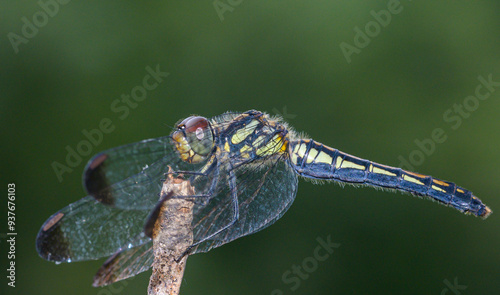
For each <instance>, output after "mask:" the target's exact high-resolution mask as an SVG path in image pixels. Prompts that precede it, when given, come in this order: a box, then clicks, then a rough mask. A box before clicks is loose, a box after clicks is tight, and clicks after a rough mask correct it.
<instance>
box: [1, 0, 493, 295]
mask: <svg viewBox="0 0 500 295" xmlns="http://www.w3.org/2000/svg"><path fill="white" fill-rule="evenodd" d="M389 2H391V1H388V0H386V1H359V0H358V1H352V0H351V1H290V0H289V1H231V2H230V3H232V6H231V4H230V3H229V2H227V1H226V0H224V1H221V2H220V3H224V4H225V5H229V7H230V8H231V9H230V10H227V11H224V12H221V11H219V14H222V16H219V14H218V12H217V10H216V8H215V7H214V3H213V2H212V1H196V2H195V1H147V2H141V3H139V2H137V1H106V2H104V3H101V2H99V3H87V2H85V3H83V2H81V1H71V2H69V3H67V4H64V5H60V6H59V11H58V12H57V13H55V15H54V16H53V17H49V18H48V20H47V23H46V24H45V25H44V26H43V27H40V28H39V30H38V32H37V34H36V35H35V36H32V38H27V39H26V40H25V41H27V43H21V44H18V46H17V49H18V52H17V53H16V52H15V50H14V47H13V46H12V44H11V42H10V41H9V36H11V37H12V36H13V35H12V34H10V35H9V33H11V32H12V33H15V34H17V35H18V36H20V37H22V36H23V35H22V34H23V33H22V27H23V21H22V18H23V17H26V18H27V19H28V20H30V22H32V21H33V16H34V15H35V16H37V15H38V17H39V20H38V21H39V22H40V21H41V22H43V21H44V20H43V15H42V14H40V13H38V12H39V11H42V8H41V7H40V5H39V4H37V2H36V1H2V4H1V6H2V9H1V10H0V35H1V39H0V46H1V47H0V48H1V50H0V104H1V107H0V125H1V126H2V127H1V130H2V136H1V140H2V144H1V149H0V153H1V159H2V161H1V165H2V166H1V170H0V171H1V172H0V173H1V175H2V186H3V191H4V193H2V195H3V196H4V199H3V201H2V202H4V203H6V194H7V193H6V192H7V183H11V182H13V183H15V184H16V192H17V200H16V206H17V207H16V211H15V212H16V231H17V233H18V236H17V244H16V260H15V262H16V266H17V272H16V278H17V280H16V288H15V289H12V288H10V287H7V286H6V278H5V277H6V272H5V271H2V275H1V277H2V285H1V287H0V290H6V292H4V291H2V292H1V293H2V294H101V295H103V294H145V293H146V289H147V285H148V278H149V274H150V272H147V273H144V274H141V275H139V276H137V277H136V278H134V279H131V280H128V281H125V282H124V283H123V282H122V283H117V284H115V285H112V286H111V287H107V288H102V289H96V288H93V287H91V282H92V277H93V275H94V273H95V272H96V270H97V269H98V268H99V266H100V265H101V264H102V262H103V261H104V260H99V261H91V262H80V263H71V264H63V265H55V264H53V263H51V262H47V261H45V260H42V259H41V258H40V257H39V256H38V255H37V253H36V250H35V237H36V234H37V232H38V230H39V228H40V226H41V225H42V223H43V222H44V221H45V220H46V218H48V217H49V216H50V215H51V214H53V213H54V212H56V211H57V210H59V209H61V208H62V207H64V206H66V205H67V204H69V203H72V202H74V201H76V200H78V199H80V198H81V197H83V196H84V191H83V189H82V186H81V172H82V169H83V167H84V163H85V162H86V161H87V160H88V159H89V158H90V155H89V156H85V157H84V160H83V162H82V163H81V164H80V165H78V166H77V167H75V168H74V171H72V172H71V173H66V174H64V175H63V180H62V181H59V180H58V179H57V177H56V175H55V173H54V171H53V169H52V167H51V164H52V163H53V162H54V161H57V162H60V163H64V161H65V156H66V150H65V147H66V146H68V145H69V146H71V147H75V146H76V145H77V144H78V143H79V142H80V141H81V140H82V139H84V136H83V135H82V130H84V129H85V130H90V129H94V128H97V127H98V125H99V122H100V121H101V119H103V118H109V119H111V120H112V122H113V125H114V126H115V130H114V131H113V132H111V133H109V134H106V135H105V136H104V139H103V141H102V143H100V144H99V145H98V146H97V147H94V148H93V150H92V154H94V153H96V152H98V151H101V150H105V149H108V148H111V147H114V146H118V145H122V144H125V143H130V142H135V141H139V140H142V139H145V138H153V137H159V136H163V135H165V134H167V133H169V132H170V126H172V125H173V124H174V123H175V122H176V121H177V120H178V119H180V118H183V117H186V116H188V115H191V114H193V113H195V114H199V115H203V116H207V117H211V116H214V115H218V114H221V113H223V112H225V111H227V110H235V111H245V110H248V109H258V110H261V111H265V112H268V113H270V114H283V115H284V117H285V119H286V120H287V121H288V122H289V123H290V125H292V126H293V127H294V128H295V129H296V130H298V131H304V132H306V133H307V134H308V135H309V136H311V138H314V139H316V140H318V141H320V142H322V143H325V144H327V145H330V146H332V147H335V148H339V149H340V150H342V151H345V152H348V153H351V154H354V155H357V156H359V157H363V158H366V159H370V160H373V161H377V162H380V163H384V164H388V165H392V166H398V165H400V160H399V157H400V156H402V157H403V158H406V159H408V158H409V155H410V153H412V152H413V153H414V154H415V152H414V151H415V150H418V147H417V145H416V144H415V140H424V139H425V138H429V137H430V136H431V133H432V132H433V130H435V129H436V128H442V129H443V130H444V132H445V134H446V136H447V140H446V141H445V142H444V143H440V144H436V146H435V150H434V151H433V152H432V153H430V155H426V156H425V158H424V161H423V162H422V163H418V165H414V166H415V170H416V171H418V172H420V173H425V174H432V175H433V176H436V177H439V178H441V179H446V180H450V181H454V182H456V183H458V184H459V185H461V186H464V187H466V188H468V189H470V190H472V191H473V192H474V193H475V194H476V195H477V196H478V197H479V198H481V199H482V200H483V201H484V202H485V203H486V204H488V205H489V206H490V207H491V208H492V209H493V210H494V211H495V210H500V209H499V208H500V200H499V197H498V190H499V188H500V184H499V177H500V171H499V170H498V167H499V166H500V157H499V152H498V147H499V145H500V135H499V132H498V130H499V129H500V119H499V113H500V91H497V92H493V94H492V95H491V97H490V98H489V99H487V100H484V101H483V100H481V101H479V105H478V106H475V108H474V110H473V111H472V112H470V116H469V117H468V118H466V119H463V121H462V122H461V125H460V126H459V127H458V128H456V130H454V129H452V128H451V126H452V124H450V123H449V122H445V121H444V119H443V114H444V113H445V112H447V110H449V109H451V108H452V107H453V105H454V104H463V103H464V100H465V99H466V97H467V96H469V95H473V94H474V91H475V89H476V87H477V86H478V85H480V82H479V81H478V77H479V76H480V75H481V76H483V77H488V75H490V74H491V75H492V77H493V78H492V79H493V80H495V81H500V70H499V69H500V58H499V55H500V54H499V53H500V18H499V17H498V13H499V12H500V3H499V2H498V1H495V0H490V1H486V0H482V1H474V2H469V1H401V3H400V6H399V7H400V8H402V11H401V12H400V13H399V14H393V15H392V18H391V21H390V23H389V24H388V25H387V26H385V27H381V29H380V32H378V33H377V32H376V31H374V32H372V35H373V36H374V37H373V38H370V39H371V42H370V43H369V44H368V45H367V46H366V47H365V48H362V49H361V50H360V52H359V53H356V54H353V55H352V56H351V62H350V63H349V62H347V60H346V58H345V56H344V54H343V53H342V51H341V49H340V44H341V43H342V42H346V43H349V44H351V45H354V40H353V39H354V37H355V34H356V33H355V28H356V27H358V28H360V29H361V30H364V28H365V25H366V24H369V23H370V22H372V21H374V16H373V15H372V14H371V13H370V12H371V11H374V12H379V11H380V10H382V9H387V5H388V3H389ZM44 3H45V2H44ZM226 8H227V7H226ZM219 9H224V8H223V6H220V7H219ZM37 13H38V14H37ZM371 24H372V25H373V23H371ZM379 27H380V26H379ZM373 28H375V27H373ZM375 29H376V28H375ZM156 65H159V67H160V69H161V70H162V71H165V72H169V73H170V75H169V76H168V77H167V78H166V79H165V80H164V81H163V82H162V83H160V84H159V86H158V87H157V88H156V89H154V90H152V91H149V92H148V93H147V98H146V99H145V100H144V101H142V102H139V103H138V105H137V107H136V108H133V109H132V108H130V110H129V111H130V113H129V114H128V116H126V118H123V120H122V119H120V116H119V115H120V114H121V113H116V112H113V111H112V110H111V108H110V106H111V104H112V103H113V101H115V100H117V99H120V96H121V95H122V94H130V91H131V90H132V89H133V88H134V87H135V86H138V85H141V84H142V79H143V77H144V76H145V75H146V74H147V72H146V70H145V68H146V67H147V66H150V67H153V68H154V67H156ZM499 88H500V87H499ZM469 102H470V101H469ZM1 207H2V210H3V211H2V216H4V217H2V218H1V220H2V225H1V228H2V229H1V230H0V231H1V232H2V233H5V232H6V217H5V216H6V214H7V213H6V209H5V207H6V206H4V205H2V206H1ZM499 216H500V215H498V213H494V214H493V215H492V216H491V217H490V218H489V219H487V220H485V221H483V220H481V219H479V218H474V217H471V216H464V215H462V214H460V213H458V212H456V211H455V210H452V209H450V208H445V207H444V206H440V205H438V204H436V203H434V202H430V201H423V200H420V199H419V198H414V197H411V196H407V195H402V194H400V193H390V192H385V191H380V190H374V189H370V188H353V187H351V186H347V187H344V188H342V187H341V186H338V185H333V184H328V185H313V184H312V183H310V182H306V181H301V184H300V188H299V191H298V194H297V199H296V201H295V203H294V205H293V206H292V207H291V209H290V210H289V212H288V213H287V214H286V215H285V216H284V217H283V218H282V219H281V220H279V221H278V222H277V223H276V224H275V225H273V226H271V227H270V228H268V229H266V230H264V231H262V232H260V233H258V234H255V235H252V236H249V237H245V238H242V239H239V240H237V241H235V242H232V243H230V244H228V245H225V246H223V247H221V248H217V249H215V250H213V251H211V252H209V253H208V254H200V255H195V256H191V257H190V258H189V259H188V265H187V269H186V273H185V276H184V282H183V286H182V290H181V294H292V293H294V294H360V295H361V294H362V295H365V294H498V290H499V289H500V265H499V263H500V251H499V249H500V236H499V235H500V233H499V225H500V221H499ZM327 236H331V240H332V241H333V242H335V243H339V244H340V247H339V248H337V249H335V251H334V253H333V254H331V255H330V257H329V258H328V259H327V260H326V261H323V262H319V264H318V266H317V268H316V269H315V270H314V271H312V272H311V273H310V274H309V276H308V277H307V279H304V280H300V283H299V285H298V288H297V289H296V290H291V287H292V286H294V284H290V283H285V282H284V281H283V280H282V275H283V274H284V273H285V272H286V271H288V270H291V268H292V266H293V265H301V264H302V262H303V261H304V259H306V260H307V258H308V257H311V256H313V252H314V249H315V248H316V247H317V245H318V242H317V241H316V239H317V238H318V237H321V238H326V237H327ZM0 246H1V247H2V248H1V253H0V257H1V258H0V259H1V261H2V264H1V265H2V267H1V268H2V269H3V270H5V269H6V268H7V264H6V263H7V259H6V256H7V254H6V252H7V248H6V244H5V238H4V237H2V241H1V242H0ZM455 280H456V282H457V283H458V285H460V286H459V287H458V288H459V289H458V290H455V292H459V293H454V290H451V289H452V288H451V287H449V285H450V286H453V285H454V284H455V282H454V281H455ZM447 282H449V283H447ZM465 286H466V289H463V288H464V287H465ZM446 289H448V291H446ZM273 291H274V293H272V292H273ZM281 292H282V293H281Z"/></svg>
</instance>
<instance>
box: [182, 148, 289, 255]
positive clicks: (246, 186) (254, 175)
mask: <svg viewBox="0 0 500 295" xmlns="http://www.w3.org/2000/svg"><path fill="white" fill-rule="evenodd" d="M235 172H236V179H237V180H236V188H237V193H238V202H239V219H238V220H237V221H236V223H235V224H234V225H233V226H232V227H230V228H229V229H228V230H226V231H223V232H221V233H220V234H218V235H216V236H214V237H213V238H212V239H210V240H208V241H205V242H204V243H202V244H200V245H198V246H197V247H195V248H194V249H193V251H192V252H191V253H193V254H194V253H200V252H207V251H209V250H210V249H212V248H215V247H218V246H221V245H223V244H225V243H228V242H231V241H233V240H235V239H237V238H239V237H243V236H246V235H249V234H252V233H254V232H257V231H259V230H262V229H264V228H266V227H267V226H269V225H271V224H273V223H274V222H275V221H276V220H278V219H279V218H280V217H281V216H283V214H284V213H285V212H286V210H287V209H288V208H289V207H290V206H291V205H292V203H293V200H294V199H295V196H296V194H297V186H298V183H297V182H298V180H297V175H296V174H295V172H294V171H293V170H292V169H291V167H290V166H289V165H288V164H287V162H286V161H284V159H283V158H282V156H275V157H273V158H268V159H266V160H264V161H260V162H259V163H250V164H246V165H242V166H241V168H239V169H237V170H236V171H235ZM222 174H225V173H224V172H222ZM226 174H227V173H226ZM232 217H233V209H232V197H231V193H230V191H229V187H228V184H227V181H226V180H225V179H221V180H220V181H219V184H218V186H217V192H216V194H215V196H214V197H213V198H211V199H210V200H209V201H208V203H207V204H196V205H195V207H194V217H193V234H194V239H195V243H196V242H198V241H201V240H203V239H204V238H207V237H209V236H210V235H212V234H213V233H216V232H217V231H218V230H219V229H221V228H224V226H226V225H228V224H230V222H231V221H232Z"/></svg>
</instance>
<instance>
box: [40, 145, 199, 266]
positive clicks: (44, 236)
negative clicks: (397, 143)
mask: <svg viewBox="0 0 500 295" xmlns="http://www.w3.org/2000/svg"><path fill="white" fill-rule="evenodd" d="M168 166H170V167H172V168H173V169H179V170H180V169H196V167H195V166H191V165H189V164H186V163H183V162H182V161H181V160H180V159H179V157H178V156H177V154H176V153H175V150H174V148H173V146H172V143H171V141H170V138H169V137H161V138H156V139H150V140H145V141H141V142H138V143H133V144H129V145H124V146H121V147H117V148H113V149H110V150H108V151H105V152H102V153H100V154H98V155H96V156H95V157H94V158H93V159H92V160H90V161H89V164H87V166H86V168H85V173H84V183H85V186H86V189H87V191H89V192H91V193H93V195H91V196H87V197H85V198H83V199H81V200H79V201H77V202H75V203H73V204H70V205H68V206H67V207H65V208H63V209H62V210H60V211H59V212H57V213H56V214H54V215H53V216H51V217H50V218H49V219H48V220H47V221H46V222H45V223H44V225H43V226H42V228H41V229H40V232H39V234H38V237H37V249H38V253H39V254H40V256H42V257H43V258H45V259H47V260H51V261H56V262H71V261H81V260H89V259H98V258H101V257H105V256H109V255H112V254H113V253H115V252H116V251H117V250H118V249H120V248H123V249H125V248H127V247H135V246H139V245H141V244H143V243H144V242H147V241H149V238H147V237H146V236H145V235H144V234H143V226H144V223H145V220H146V218H147V216H148V214H149V211H150V209H152V208H153V207H154V205H155V204H156V202H157V201H158V194H159V192H160V191H161V183H162V179H163V178H164V173H165V172H166V171H168ZM190 166H191V167H190ZM113 204H114V205H113Z"/></svg>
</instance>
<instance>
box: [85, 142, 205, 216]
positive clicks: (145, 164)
mask: <svg viewBox="0 0 500 295" xmlns="http://www.w3.org/2000/svg"><path fill="white" fill-rule="evenodd" d="M201 165H203V164H198V165H194V164H189V163H186V162H183V161H182V160H181V159H180V158H179V156H178V155H177V153H176V152H175V147H174V145H173V143H172V142H171V139H170V137H168V136H165V137H160V138H156V139H150V140H145V141H141V142H138V143H134V144H130V145H124V146H121V147H117V148H114V149H110V150H108V151H105V152H102V153H99V154H97V155H96V156H94V157H93V158H92V159H91V160H90V161H89V163H88V164H87V166H86V168H85V172H84V186H85V188H86V190H87V192H88V193H89V195H91V196H93V197H94V198H95V199H96V200H98V201H100V202H101V203H103V204H106V205H109V206H113V207H116V208H120V209H134V210H137V209H152V208H153V207H154V206H155V204H156V203H157V201H158V194H159V193H160V191H161V186H162V183H163V180H164V179H165V173H166V172H168V171H169V167H171V168H172V169H173V170H174V171H196V169H198V168H199V167H200V166H201Z"/></svg>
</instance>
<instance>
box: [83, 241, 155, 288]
mask: <svg viewBox="0 0 500 295" xmlns="http://www.w3.org/2000/svg"><path fill="white" fill-rule="evenodd" d="M153 260H154V256H153V242H152V241H149V242H148V243H145V244H143V245H140V246H138V247H135V248H132V249H126V250H122V251H118V252H116V253H115V254H114V255H113V256H111V257H110V258H109V259H108V260H106V262H105V263H104V264H103V265H102V266H101V268H100V269H99V270H98V271H97V273H96V275H95V276H94V283H93V284H92V285H93V286H94V287H98V286H105V285H109V284H111V283H114V282H117V281H120V280H124V279H126V278H129V277H132V276H135V275H136V274H139V273H141V272H143V271H146V270H148V269H150V268H151V265H152V264H153Z"/></svg>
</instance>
